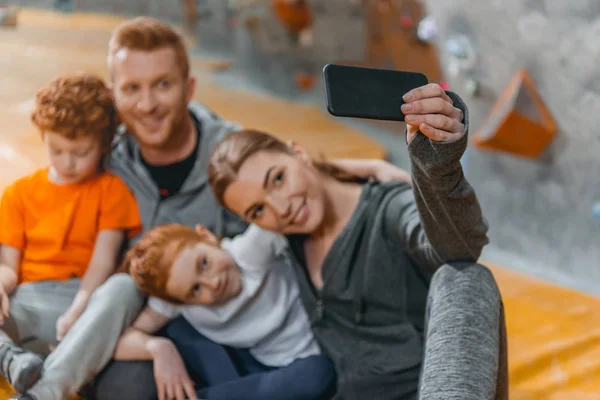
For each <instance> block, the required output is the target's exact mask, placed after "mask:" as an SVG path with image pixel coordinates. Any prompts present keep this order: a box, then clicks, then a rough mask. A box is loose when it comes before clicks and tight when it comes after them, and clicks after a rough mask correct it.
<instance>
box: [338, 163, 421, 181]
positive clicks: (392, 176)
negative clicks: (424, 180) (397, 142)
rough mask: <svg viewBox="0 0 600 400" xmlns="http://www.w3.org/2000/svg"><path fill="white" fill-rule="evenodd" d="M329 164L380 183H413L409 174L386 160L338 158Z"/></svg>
mask: <svg viewBox="0 0 600 400" xmlns="http://www.w3.org/2000/svg"><path fill="white" fill-rule="evenodd" d="M328 163H330V164H332V165H333V166H335V167H337V168H339V169H341V170H342V171H344V172H346V173H348V174H351V175H354V176H357V177H359V178H363V179H370V178H374V179H375V180H377V181H379V182H390V181H399V182H406V183H410V182H411V179H410V174H409V173H408V172H406V171H405V170H403V169H401V168H399V167H397V166H395V165H394V164H392V163H389V162H387V161H385V160H378V159H358V158H356V159H349V158H337V159H333V160H328Z"/></svg>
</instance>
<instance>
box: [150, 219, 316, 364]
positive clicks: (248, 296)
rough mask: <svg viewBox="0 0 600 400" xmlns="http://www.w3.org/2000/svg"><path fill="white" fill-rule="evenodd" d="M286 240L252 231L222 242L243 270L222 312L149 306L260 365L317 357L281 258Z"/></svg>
mask: <svg viewBox="0 0 600 400" xmlns="http://www.w3.org/2000/svg"><path fill="white" fill-rule="evenodd" d="M285 246H287V242H286V240H285V239H284V238H283V237H282V236H281V235H278V234H275V233H272V232H269V231H266V230H264V229H261V228H260V227H258V226H256V225H250V226H249V227H248V229H247V230H246V231H245V232H244V233H243V234H241V235H238V236H236V237H235V238H233V239H223V241H222V242H221V247H222V248H223V250H225V251H227V252H229V253H230V254H231V255H232V257H233V259H234V260H235V261H236V263H237V264H238V266H239V267H240V270H241V278H242V285H243V288H242V291H241V292H240V294H239V295H238V296H237V297H236V298H234V299H232V300H230V301H229V302H228V303H227V304H224V305H221V306H202V305H174V304H171V303H167V302H165V301H163V300H161V299H158V298H155V297H152V298H150V300H149V302H148V304H149V305H150V307H152V308H153V309H154V310H155V311H157V312H158V313H160V314H162V315H164V316H165V317H168V318H175V317H176V316H177V315H183V317H184V318H185V319H186V320H187V321H188V322H189V323H190V324H191V325H192V326H193V327H194V328H196V330H197V331H198V332H200V333H201V334H202V335H204V336H206V337H207V338H209V339H210V340H212V341H213V342H216V343H220V344H223V345H228V346H231V347H236V348H247V349H249V350H250V353H251V354H252V355H253V356H254V357H255V358H256V359H257V360H258V361H259V362H261V363H262V364H264V365H268V366H273V367H280V366H286V365H289V364H291V363H292V362H293V361H294V360H296V359H298V358H304V357H308V356H310V355H314V354H319V353H320V349H319V346H318V344H317V342H316V340H315V338H314V337H313V334H312V331H311V328H310V323H309V321H308V316H307V314H306V311H305V310H304V307H303V306H302V303H301V301H300V297H299V296H300V294H299V290H298V284H297V282H296V277H295V275H294V272H293V271H292V268H291V266H290V265H288V264H287V263H286V262H285V261H284V259H283V257H282V256H281V252H282V250H283V248H285Z"/></svg>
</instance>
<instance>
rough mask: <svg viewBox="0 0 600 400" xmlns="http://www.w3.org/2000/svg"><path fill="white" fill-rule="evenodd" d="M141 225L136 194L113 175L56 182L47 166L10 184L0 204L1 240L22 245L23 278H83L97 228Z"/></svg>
mask: <svg viewBox="0 0 600 400" xmlns="http://www.w3.org/2000/svg"><path fill="white" fill-rule="evenodd" d="M116 229H121V230H126V231H127V233H128V235H129V236H130V237H131V236H133V235H136V234H137V233H138V232H139V231H140V229H141V221H140V216H139V212H138V208H137V204H136V202H135V199H134V197H133V195H132V194H131V192H130V191H129V189H128V188H127V186H126V185H125V183H124V182H123V181H121V179H120V178H118V177H117V176H115V175H112V174H109V173H102V174H100V175H98V176H97V177H94V178H91V179H88V180H86V181H83V182H80V183H75V184H67V185H57V184H55V183H52V182H51V181H50V180H49V179H48V168H43V169H40V170H38V171H37V172H35V173H33V174H32V175H29V176H26V177H24V178H21V179H19V180H18V181H16V182H15V183H13V184H12V185H11V186H9V187H8V188H7V189H6V190H5V192H4V194H3V196H2V202H1V203H0V244H4V245H8V246H12V247H16V248H18V249H21V251H22V252H23V253H22V259H21V264H20V271H19V281H20V282H21V283H23V282H32V281H42V280H67V279H71V278H73V277H80V278H81V277H82V276H83V275H84V273H85V271H86V269H87V267H88V263H89V262H90V260H91V258H92V252H93V251H94V245H95V242H96V237H97V236H98V232H100V231H102V230H116Z"/></svg>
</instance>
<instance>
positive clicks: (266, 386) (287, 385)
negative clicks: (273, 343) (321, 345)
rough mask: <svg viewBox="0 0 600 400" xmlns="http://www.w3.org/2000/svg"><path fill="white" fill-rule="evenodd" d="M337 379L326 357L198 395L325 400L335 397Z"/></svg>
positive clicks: (222, 399)
mask: <svg viewBox="0 0 600 400" xmlns="http://www.w3.org/2000/svg"><path fill="white" fill-rule="evenodd" d="M335 383H336V375H335V369H334V367H333V364H332V363H331V361H330V360H329V359H328V358H326V357H325V356H310V357H307V358H303V359H299V360H296V361H294V362H293V363H292V364H290V365H289V366H287V367H282V368H278V369H274V370H271V371H267V372H260V373H255V374H252V375H248V376H245V377H243V378H240V379H238V380H235V381H232V382H227V383H224V384H221V385H217V386H212V387H208V388H206V389H203V390H200V391H199V392H198V397H199V398H201V399H209V400H210V399H219V400H228V399H231V400H234V399H246V400H254V399H256V400H258V399H272V400H326V399H330V398H331V397H332V396H333V395H334V394H335Z"/></svg>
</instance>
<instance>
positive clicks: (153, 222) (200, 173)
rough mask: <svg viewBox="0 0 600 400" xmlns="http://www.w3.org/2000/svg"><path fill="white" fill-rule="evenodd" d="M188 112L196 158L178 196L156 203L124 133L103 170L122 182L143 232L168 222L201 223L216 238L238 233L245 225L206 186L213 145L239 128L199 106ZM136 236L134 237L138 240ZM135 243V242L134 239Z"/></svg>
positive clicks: (152, 186)
mask: <svg viewBox="0 0 600 400" xmlns="http://www.w3.org/2000/svg"><path fill="white" fill-rule="evenodd" d="M188 108H189V110H190V112H191V113H192V114H193V115H194V116H195V117H196V118H197V120H198V121H199V122H200V124H201V126H202V135H201V139H200V148H199V151H198V158H197V160H196V163H195V164H194V167H193V168H192V171H191V172H190V175H189V176H188V177H187V179H186V180H185V182H184V183H183V186H182V187H181V190H180V192H179V193H177V194H175V195H174V196H171V197H168V198H166V199H164V200H162V201H161V200H160V195H159V193H158V188H157V187H156V185H155V183H154V181H153V180H152V178H151V177H150V174H149V173H148V171H147V170H146V168H145V167H144V164H143V163H142V160H141V158H140V152H139V146H138V144H137V142H136V140H135V139H134V138H133V136H131V135H129V134H127V133H125V134H122V135H121V136H120V137H119V138H118V139H117V141H116V144H115V146H114V148H113V151H112V154H111V156H110V157H109V159H108V162H107V168H108V170H109V171H110V172H112V173H114V174H117V175H118V176H120V177H121V179H123V181H125V183H126V184H127V186H129V188H130V189H131V191H132V192H133V194H134V196H135V199H136V200H137V204H138V208H139V210H140V215H141V219H142V224H143V230H144V232H145V231H147V230H149V229H150V228H152V227H155V226H157V225H161V224H164V223H168V222H173V223H179V224H183V225H187V226H190V227H194V226H195V225H196V224H202V225H204V226H206V227H207V228H208V229H210V230H211V231H212V232H214V233H215V234H216V235H219V236H226V237H232V236H235V235H237V234H239V233H242V232H243V231H244V230H245V229H246V227H247V224H246V223H245V222H243V221H242V220H241V219H240V218H239V217H238V216H237V215H235V214H233V213H231V212H229V211H227V210H225V209H224V208H222V207H221V206H219V205H218V204H217V201H216V199H215V198H214V196H213V193H212V190H211V188H210V186H209V185H208V176H207V172H208V161H209V157H210V153H211V151H212V149H213V148H214V146H215V145H216V143H217V142H218V141H219V140H220V139H221V138H222V137H224V136H225V135H227V134H228V133H230V132H232V131H234V130H238V129H239V127H238V126H237V125H235V124H233V123H231V122H228V121H225V120H223V119H221V118H219V117H218V116H217V115H215V114H214V113H213V112H211V111H210V110H209V109H207V108H206V107H204V106H203V105H201V104H199V103H190V104H189V106H188ZM139 237H140V235H138V238H139ZM134 241H135V240H134Z"/></svg>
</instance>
